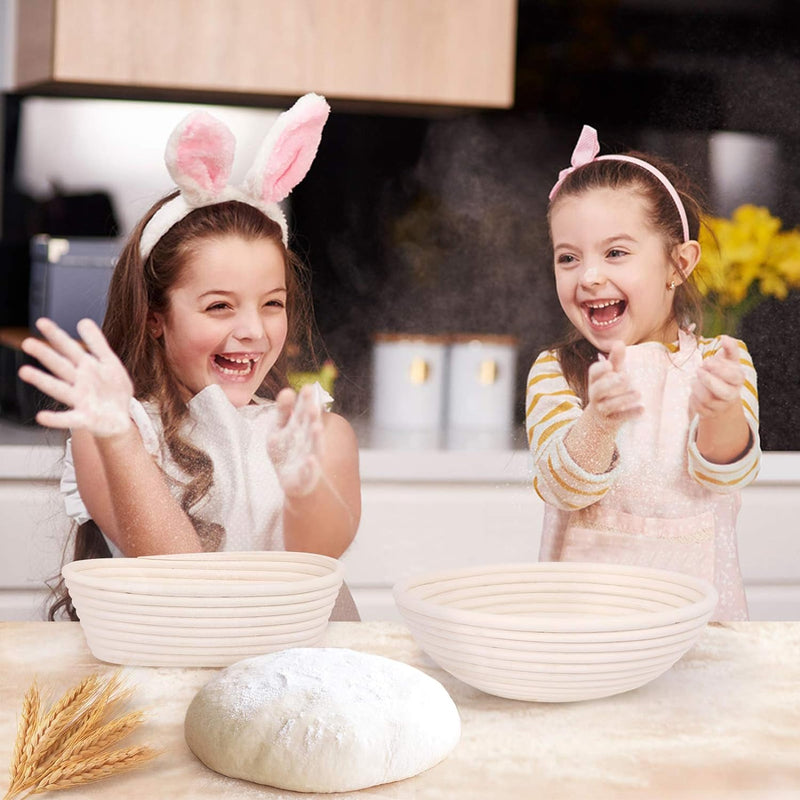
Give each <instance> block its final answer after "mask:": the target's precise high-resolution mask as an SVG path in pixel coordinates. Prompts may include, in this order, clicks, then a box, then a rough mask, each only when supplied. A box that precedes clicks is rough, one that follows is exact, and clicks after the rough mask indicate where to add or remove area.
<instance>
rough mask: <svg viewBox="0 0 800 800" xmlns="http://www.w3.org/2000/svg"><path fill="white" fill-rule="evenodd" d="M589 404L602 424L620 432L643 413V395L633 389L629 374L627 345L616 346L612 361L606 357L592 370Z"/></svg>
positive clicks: (602, 356)
mask: <svg viewBox="0 0 800 800" xmlns="http://www.w3.org/2000/svg"><path fill="white" fill-rule="evenodd" d="M588 394H589V403H588V405H587V409H589V408H591V409H592V412H593V414H594V416H595V418H596V420H597V422H598V424H599V425H600V426H601V427H602V428H605V429H607V430H614V431H615V430H617V429H618V428H619V426H620V425H621V424H622V423H623V422H625V420H628V419H632V418H634V417H638V416H639V415H640V414H641V413H642V412H643V411H644V406H643V405H642V401H641V395H640V394H639V392H638V391H637V390H636V389H634V388H633V387H632V386H631V383H630V379H629V377H628V373H627V372H626V371H625V345H624V344H623V342H614V344H613V345H612V346H611V349H610V350H609V353H608V357H606V356H604V355H603V354H602V353H601V354H600V356H599V359H598V360H597V361H596V362H595V363H594V364H592V365H591V366H590V367H589V374H588Z"/></svg>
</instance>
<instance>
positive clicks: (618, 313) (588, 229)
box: [550, 188, 681, 352]
mask: <svg viewBox="0 0 800 800" xmlns="http://www.w3.org/2000/svg"><path fill="white" fill-rule="evenodd" d="M646 202H647V201H646V200H645V199H644V198H643V196H642V195H641V194H640V193H638V192H636V191H635V190H633V189H630V188H624V189H608V188H600V189H590V190H588V191H585V192H583V193H581V194H577V195H569V196H566V197H564V198H560V199H557V201H556V203H555V204H554V206H553V208H552V210H551V214H550V228H551V234H552V240H553V254H554V262H555V275H556V289H557V292H558V299H559V302H560V303H561V307H562V308H563V309H564V313H565V314H566V315H567V317H568V318H569V320H570V322H572V324H573V325H574V326H575V327H576V328H577V329H578V331H579V332H580V333H581V334H582V335H583V336H584V337H585V338H586V339H588V340H589V341H590V342H591V343H592V344H593V345H594V346H595V347H597V348H598V350H600V351H602V352H608V350H609V348H610V346H611V342H613V341H616V340H620V341H623V342H624V343H625V344H626V345H631V344H638V343H640V342H645V341H660V342H671V341H674V339H676V338H677V335H678V326H677V323H676V322H675V319H674V315H673V309H672V303H673V299H674V291H671V290H670V289H669V288H668V285H669V283H670V281H672V280H674V281H675V282H676V284H678V283H680V282H681V277H680V274H679V273H678V271H677V270H676V268H675V266H674V265H673V263H672V262H671V260H670V259H669V257H668V255H667V251H666V243H665V239H664V237H663V235H662V234H661V233H659V231H658V230H656V229H655V228H654V227H653V226H652V224H651V223H650V222H649V221H648V218H647V215H646V211H647V207H646Z"/></svg>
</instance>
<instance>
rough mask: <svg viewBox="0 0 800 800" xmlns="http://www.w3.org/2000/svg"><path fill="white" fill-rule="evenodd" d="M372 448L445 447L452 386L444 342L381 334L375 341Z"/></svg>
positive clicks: (423, 336) (436, 339)
mask: <svg viewBox="0 0 800 800" xmlns="http://www.w3.org/2000/svg"><path fill="white" fill-rule="evenodd" d="M372 352H373V361H372V366H373V369H372V444H373V446H374V447H403V448H420V447H422V448H425V447H438V446H439V445H440V444H441V436H442V427H443V426H442V423H443V418H444V404H445V396H444V395H445V388H446V382H447V339H446V337H444V336H426V335H413V334H396V333H379V334H376V335H375V337H374V340H373V351H372Z"/></svg>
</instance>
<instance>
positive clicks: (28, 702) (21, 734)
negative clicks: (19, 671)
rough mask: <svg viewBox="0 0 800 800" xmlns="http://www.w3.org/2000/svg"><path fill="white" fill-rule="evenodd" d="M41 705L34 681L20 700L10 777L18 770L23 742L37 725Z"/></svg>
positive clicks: (37, 688)
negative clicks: (20, 708)
mask: <svg viewBox="0 0 800 800" xmlns="http://www.w3.org/2000/svg"><path fill="white" fill-rule="evenodd" d="M40 706H41V698H40V696H39V687H38V686H37V685H36V681H34V682H33V683H32V684H31V688H30V689H28V691H27V692H26V693H25V698H24V699H23V701H22V713H21V714H20V718H19V729H18V730H17V739H16V741H15V742H14V755H13V756H12V757H11V777H12V780H13V778H14V775H15V774H16V773H17V772H18V771H19V768H20V765H21V764H22V763H23V760H24V758H25V756H24V752H25V742H26V740H27V738H28V736H29V734H30V733H31V732H32V731H34V730H36V728H37V726H38V725H39V708H40Z"/></svg>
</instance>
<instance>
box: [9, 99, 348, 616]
mask: <svg viewBox="0 0 800 800" xmlns="http://www.w3.org/2000/svg"><path fill="white" fill-rule="evenodd" d="M328 113H329V108H328V104H327V103H326V102H325V100H324V98H322V97H320V96H318V95H315V94H308V95H305V96H304V97H301V98H300V99H299V100H298V101H297V102H296V103H295V105H294V106H293V107H292V108H291V109H290V110H289V111H286V112H284V113H283V114H281V115H280V117H279V118H278V120H277V121H276V123H275V125H274V126H273V127H272V129H271V130H270V131H269V133H268V135H267V137H266V138H265V140H264V142H263V144H262V146H261V148H260V150H259V152H258V154H257V156H256V159H255V163H254V164H253V165H252V167H251V168H250V170H249V172H248V173H247V175H246V176H245V178H244V181H243V183H242V185H240V186H232V185H230V183H229V179H230V175H231V167H232V164H233V159H234V147H235V142H234V139H233V135H232V134H231V133H230V131H229V130H228V129H227V127H226V126H225V125H223V124H222V123H221V122H219V121H218V120H216V119H214V118H213V117H211V116H210V115H209V114H207V113H205V112H196V113H193V114H191V115H189V116H188V117H187V118H186V119H185V120H184V121H183V122H181V123H180V124H179V125H178V127H177V128H176V129H175V131H174V132H173V134H172V136H171V137H170V139H169V142H168V144H167V149H166V164H167V169H168V170H169V173H170V175H171V176H172V178H173V180H174V181H175V183H176V185H177V187H178V188H177V190H176V191H175V192H173V193H171V194H170V195H169V196H167V197H166V198H163V199H162V200H160V201H159V202H157V203H156V204H155V206H154V207H153V208H151V209H150V211H149V212H148V213H147V214H145V216H144V218H143V219H142V221H141V222H140V223H139V225H138V226H137V227H136V229H135V230H134V231H133V233H132V235H131V236H130V239H129V240H128V242H127V243H126V245H125V247H124V249H123V250H122V253H121V255H120V258H119V261H118V263H117V266H116V268H115V271H114V275H113V278H112V281H111V285H110V288H109V294H108V303H107V309H108V310H107V313H106V317H105V320H104V323H103V330H102V332H101V331H100V329H99V328H98V327H97V326H96V325H94V323H93V322H92V321H91V320H82V321H81V322H80V323H79V325H78V332H79V335H80V337H81V339H82V340H83V344H81V343H79V342H77V341H75V340H74V339H72V338H71V337H70V336H68V335H67V334H66V333H65V332H64V331H62V330H61V329H60V328H58V327H57V326H56V325H55V324H54V323H53V322H52V321H50V320H47V319H41V320H39V321H38V322H37V327H38V329H39V331H40V333H41V334H42V336H43V337H44V340H42V339H38V338H34V337H31V338H28V339H26V340H25V342H24V343H23V349H24V350H25V352H26V353H28V354H29V355H31V356H33V357H34V358H35V359H37V360H38V361H39V362H40V363H41V364H42V365H43V366H44V367H45V368H46V369H47V370H49V373H46V372H44V371H41V370H38V369H35V368H34V367H31V366H26V367H23V368H22V369H21V370H20V377H21V378H22V379H23V380H25V381H28V382H29V383H31V384H33V385H34V386H36V387H37V388H39V389H40V390H41V391H43V392H45V393H46V394H48V395H50V396H51V397H53V398H54V399H55V400H57V401H59V402H60V403H62V404H63V405H64V406H66V410H63V411H42V412H40V413H39V414H38V415H37V421H38V422H39V423H40V424H42V425H45V426H48V427H53V428H70V429H71V439H70V440H68V442H67V451H66V458H65V470H64V475H63V479H62V483H61V488H62V492H63V494H64V496H65V503H66V507H67V512H68V514H69V515H70V516H71V517H72V518H73V519H74V520H76V521H77V522H78V524H79V527H78V533H77V539H76V547H75V554H74V557H75V558H76V559H79V558H89V557H98V556H108V555H112V554H123V555H125V556H138V555H154V554H162V553H179V552H198V551H201V550H262V549H286V550H303V551H311V552H316V553H322V554H325V555H329V556H334V557H338V556H340V555H341V554H342V553H343V552H344V551H345V550H346V549H347V547H348V546H349V544H350V542H351V541H352V539H353V537H354V536H355V533H356V529H357V527H358V522H359V517H360V506H361V500H360V480H359V471H358V446H357V442H356V438H355V435H354V433H353V430H352V428H351V427H350V425H349V424H348V423H347V422H346V421H345V420H344V419H343V418H342V417H340V416H338V415H336V414H333V413H323V406H324V403H325V401H326V398H325V397H323V393H322V391H321V389H320V388H319V387H313V388H312V387H310V386H308V387H304V389H303V390H302V391H301V392H300V394H299V395H298V394H296V393H295V392H294V391H293V390H292V389H290V388H288V384H287V380H286V345H287V343H292V344H301V343H303V341H306V342H307V341H308V340H309V337H310V299H309V297H308V293H307V279H306V277H305V275H304V274H303V271H302V269H301V265H300V263H299V261H298V260H297V258H296V257H295V256H294V255H293V253H292V251H291V250H290V249H289V248H288V232H287V224H286V219H285V217H284V214H283V212H282V210H281V208H280V206H279V205H278V203H279V202H280V201H281V200H283V199H284V198H285V197H286V196H287V195H288V194H289V193H290V192H291V190H292V189H293V188H294V186H296V185H297V184H298V183H299V182H300V181H301V180H302V178H303V177H304V175H305V174H306V172H307V171H308V169H309V167H310V166H311V163H312V161H313V159H314V156H315V154H316V151H317V148H318V146H319V141H320V137H321V135H322V129H323V127H324V125H325V122H326V120H327V116H328ZM304 337H305V339H304ZM327 400H330V398H327ZM340 599H342V598H340ZM342 602H343V603H344V604H345V605H347V606H349V608H343V607H342V606H341V605H340V613H339V614H338V616H340V617H342V616H353V614H354V611H355V609H354V607H352V601H350V600H349V598H348V597H345V598H344V599H343V600H342ZM60 605H64V606H65V607H66V608H67V610H68V611H69V612H70V613H71V614H74V612H73V611H72V609H71V606H70V603H69V598H68V597H64V598H62V602H61V603H60ZM51 615H52V612H51Z"/></svg>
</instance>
